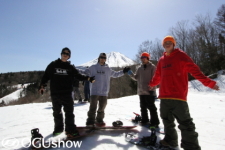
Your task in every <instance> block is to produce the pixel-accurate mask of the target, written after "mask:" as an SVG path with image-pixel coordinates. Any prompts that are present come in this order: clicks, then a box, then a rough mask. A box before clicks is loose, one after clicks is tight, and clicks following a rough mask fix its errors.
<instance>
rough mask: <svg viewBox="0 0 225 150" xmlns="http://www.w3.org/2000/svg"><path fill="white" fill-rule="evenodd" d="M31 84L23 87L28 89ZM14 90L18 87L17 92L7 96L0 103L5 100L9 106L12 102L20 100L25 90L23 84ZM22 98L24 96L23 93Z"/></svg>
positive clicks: (0, 99)
mask: <svg viewBox="0 0 225 150" xmlns="http://www.w3.org/2000/svg"><path fill="white" fill-rule="evenodd" d="M28 85H29V84H24V85H23V86H24V87H25V88H26V87H27V86H28ZM13 87H14V88H15V87H16V88H17V90H16V91H14V92H12V93H11V94H9V95H6V96H5V97H2V98H0V103H1V102H2V101H3V100H4V102H5V103H6V104H8V103H9V102H10V101H14V100H18V98H19V97H20V95H21V92H22V91H23V90H24V89H23V87H22V85H21V84H18V85H15V86H13ZM21 96H22V97H23V96H24V94H23V93H22V95H21Z"/></svg>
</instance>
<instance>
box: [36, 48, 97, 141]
mask: <svg viewBox="0 0 225 150" xmlns="http://www.w3.org/2000/svg"><path fill="white" fill-rule="evenodd" d="M70 56H71V51H70V49H69V48H67V47H65V48H63V49H62V52H61V59H57V60H55V61H53V62H51V63H50V64H49V65H48V66H47V68H46V70H45V72H44V75H43V77H42V80H41V84H40V87H39V92H40V93H42V94H43V92H44V88H45V87H46V86H47V82H48V80H50V81H51V82H50V91H51V99H52V106H53V107H52V109H53V116H54V122H55V128H54V131H53V135H58V134H60V133H62V132H63V130H64V124H63V115H62V112H61V109H62V106H64V112H65V131H66V134H67V137H74V136H78V135H79V132H78V131H77V130H76V125H75V123H74V114H73V109H74V106H73V104H74V102H73V99H72V90H73V80H74V77H75V78H77V79H79V80H81V81H83V80H89V81H90V82H94V77H88V76H83V75H81V74H80V73H79V72H78V71H77V69H76V68H75V67H74V66H73V65H71V64H70V62H69V61H68V59H69V58H70Z"/></svg>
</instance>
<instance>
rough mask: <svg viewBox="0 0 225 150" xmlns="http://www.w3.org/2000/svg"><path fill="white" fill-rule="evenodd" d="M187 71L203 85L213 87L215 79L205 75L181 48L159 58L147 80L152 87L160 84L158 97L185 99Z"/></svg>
mask: <svg viewBox="0 0 225 150" xmlns="http://www.w3.org/2000/svg"><path fill="white" fill-rule="evenodd" d="M188 73H190V74H191V75H192V76H193V77H195V78H196V79H198V80H199V81H200V82H202V84H203V85H205V86H208V87H210V88H213V87H214V86H215V84H216V82H215V81H213V80H211V79H210V78H208V77H206V76H205V75H204V74H203V73H202V72H201V71H200V69H199V67H198V66H197V65H196V64H195V63H194V62H193V60H192V59H191V58H190V57H189V56H188V55H187V54H186V53H185V52H183V51H182V50H180V49H175V50H174V51H173V52H172V53H171V54H170V55H166V52H164V54H163V56H162V57H161V58H160V59H159V62H158V64H157V68H156V72H155V74H154V76H153V78H152V80H151V81H150V82H149V86H151V87H154V86H156V85H158V84H160V89H159V98H160V99H175V100H182V101H187V92H188Z"/></svg>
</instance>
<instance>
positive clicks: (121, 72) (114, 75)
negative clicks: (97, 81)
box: [110, 69, 124, 78]
mask: <svg viewBox="0 0 225 150" xmlns="http://www.w3.org/2000/svg"><path fill="white" fill-rule="evenodd" d="M110 72H111V73H110V76H111V77H113V78H118V77H121V76H123V75H124V73H123V70H121V71H114V70H112V69H110Z"/></svg>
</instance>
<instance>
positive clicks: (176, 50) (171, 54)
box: [163, 48, 183, 56]
mask: <svg viewBox="0 0 225 150" xmlns="http://www.w3.org/2000/svg"><path fill="white" fill-rule="evenodd" d="M178 52H183V51H182V50H180V49H179V48H175V49H174V50H173V51H172V53H170V54H169V55H167V53H166V52H164V53H163V56H173V55H175V54H176V53H178Z"/></svg>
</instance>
